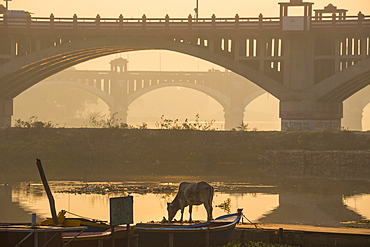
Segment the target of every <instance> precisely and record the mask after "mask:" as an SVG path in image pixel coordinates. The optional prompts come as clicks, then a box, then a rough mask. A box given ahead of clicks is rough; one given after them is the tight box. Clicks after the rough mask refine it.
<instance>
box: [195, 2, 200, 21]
mask: <svg viewBox="0 0 370 247" xmlns="http://www.w3.org/2000/svg"><path fill="white" fill-rule="evenodd" d="M194 11H195V20H197V21H198V13H199V8H198V0H196V3H195V9H194Z"/></svg>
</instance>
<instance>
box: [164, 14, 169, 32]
mask: <svg viewBox="0 0 370 247" xmlns="http://www.w3.org/2000/svg"><path fill="white" fill-rule="evenodd" d="M164 19H165V27H166V29H169V28H170V16H169V15H168V14H167V15H166V16H165V17H164Z"/></svg>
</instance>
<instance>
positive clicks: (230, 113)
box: [40, 58, 370, 130]
mask: <svg viewBox="0 0 370 247" xmlns="http://www.w3.org/2000/svg"><path fill="white" fill-rule="evenodd" d="M127 64H128V61H127V59H124V58H117V59H114V60H112V61H111V62H110V65H111V70H110V71H92V70H75V69H68V70H64V71H62V72H60V73H57V74H55V75H53V76H50V77H48V78H47V79H45V80H43V81H42V82H41V84H40V85H43V86H47V85H64V86H71V87H76V88H80V89H82V90H85V91H87V92H89V93H91V94H94V95H95V96H97V97H98V98H100V99H102V100H103V101H104V102H105V103H106V104H107V106H108V108H109V110H110V112H111V114H114V113H117V117H118V118H119V119H121V120H122V121H123V122H126V123H127V116H128V112H129V108H130V105H131V103H132V102H134V101H135V100H136V99H138V98H139V97H140V96H142V95H144V94H146V93H148V92H151V91H154V90H156V89H159V88H163V87H185V88H191V89H194V90H197V91H200V92H203V93H205V94H207V95H208V96H210V97H212V98H213V99H215V100H216V101H217V102H218V103H219V104H220V105H221V106H222V108H223V110H224V117H225V125H224V128H225V129H232V128H235V127H236V126H239V125H240V124H241V123H242V121H243V118H244V111H245V108H246V107H247V106H248V104H249V103H251V102H252V101H253V100H255V99H256V98H257V97H259V96H260V95H262V94H264V93H265V91H264V90H262V89H260V88H259V87H257V86H256V85H254V84H253V83H252V82H249V81H247V80H246V79H245V78H243V77H241V76H239V75H237V74H235V73H233V72H230V71H224V72H223V71H219V70H213V69H211V70H208V71H201V72H199V71H198V72H195V71H194V72H193V71H192V72H184V71H129V70H128V66H127ZM121 85H125V87H121ZM119 89H124V90H119ZM369 103H370V86H367V87H366V88H364V89H362V90H361V91H359V92H358V93H356V94H354V95H353V96H351V97H350V98H348V99H347V100H346V101H345V102H344V104H343V106H344V109H345V111H344V116H343V121H342V126H343V127H344V128H348V129H350V130H362V129H363V128H362V117H363V116H362V113H363V110H364V108H365V107H366V105H368V104H369Z"/></svg>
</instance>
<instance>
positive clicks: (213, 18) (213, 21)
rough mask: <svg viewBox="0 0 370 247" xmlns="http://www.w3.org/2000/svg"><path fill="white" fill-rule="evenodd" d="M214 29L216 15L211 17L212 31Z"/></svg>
mask: <svg viewBox="0 0 370 247" xmlns="http://www.w3.org/2000/svg"><path fill="white" fill-rule="evenodd" d="M214 28H216V15H215V14H213V15H212V29H214Z"/></svg>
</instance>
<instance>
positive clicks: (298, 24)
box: [283, 16, 310, 31]
mask: <svg viewBox="0 0 370 247" xmlns="http://www.w3.org/2000/svg"><path fill="white" fill-rule="evenodd" d="M304 19H305V18H304V17H303V16H283V31H303V30H304ZM309 24H310V18H309V17H307V29H310V28H309V27H310V25H309Z"/></svg>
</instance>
